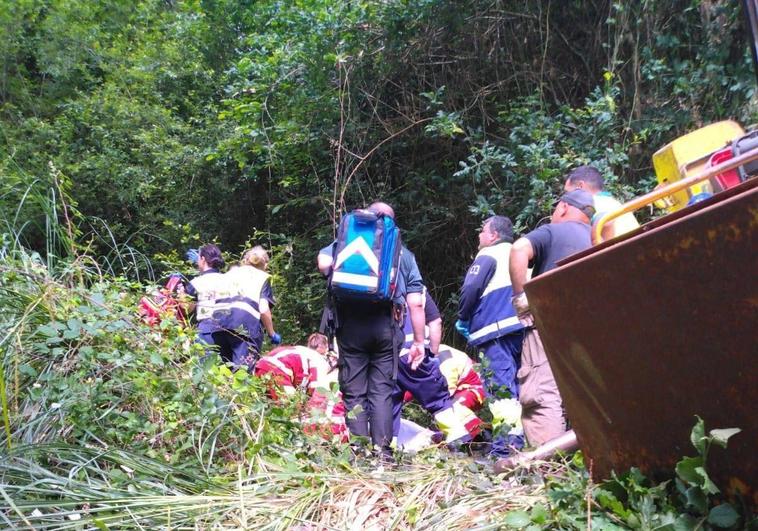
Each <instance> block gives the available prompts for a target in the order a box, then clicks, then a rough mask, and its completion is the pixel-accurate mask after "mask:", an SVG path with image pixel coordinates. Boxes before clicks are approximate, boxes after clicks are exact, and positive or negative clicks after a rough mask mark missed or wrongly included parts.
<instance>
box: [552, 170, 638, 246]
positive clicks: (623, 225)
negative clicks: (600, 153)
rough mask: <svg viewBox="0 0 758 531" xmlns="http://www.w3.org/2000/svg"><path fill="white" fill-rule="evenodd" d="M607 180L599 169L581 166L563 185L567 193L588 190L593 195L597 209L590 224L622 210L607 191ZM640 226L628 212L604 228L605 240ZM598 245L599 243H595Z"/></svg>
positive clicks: (572, 172)
mask: <svg viewBox="0 0 758 531" xmlns="http://www.w3.org/2000/svg"><path fill="white" fill-rule="evenodd" d="M604 188H605V180H604V179H603V175H602V174H601V173H600V171H598V170H597V168H594V167H592V166H579V167H577V168H574V169H573V170H571V172H570V173H569V174H568V177H566V183H565V184H564V185H563V190H564V191H565V192H571V191H573V190H586V191H587V192H589V193H591V194H592V203H593V206H594V207H595V214H594V215H593V216H592V218H591V219H590V224H592V225H594V224H595V223H597V222H598V220H600V218H602V217H603V216H604V215H605V214H607V213H609V212H612V211H613V210H616V209H618V208H621V206H622V205H621V202H620V201H619V200H618V199H616V198H615V197H613V196H612V195H611V194H610V193H609V192H607V191H606V190H605V189H604ZM639 226H640V224H639V223H638V222H637V219H636V218H635V217H634V214H632V213H631V212H628V213H626V214H624V215H622V216H619V217H617V218H616V219H614V220H611V221H610V222H609V223H606V224H605V225H604V226H603V233H602V236H603V240H609V239H611V238H615V237H616V236H620V235H622V234H626V233H627V232H631V231H633V230H634V229H636V228H637V227H639ZM594 243H597V242H594Z"/></svg>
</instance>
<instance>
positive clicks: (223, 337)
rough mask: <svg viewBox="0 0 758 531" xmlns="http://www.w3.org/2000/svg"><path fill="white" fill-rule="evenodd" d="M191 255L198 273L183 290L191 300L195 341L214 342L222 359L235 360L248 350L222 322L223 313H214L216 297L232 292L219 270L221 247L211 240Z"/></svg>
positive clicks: (217, 303) (226, 360)
mask: <svg viewBox="0 0 758 531" xmlns="http://www.w3.org/2000/svg"><path fill="white" fill-rule="evenodd" d="M188 258H190V253H188ZM192 258H196V260H195V262H196V265H197V268H198V270H199V271H200V273H199V274H198V275H197V276H196V277H195V278H193V279H192V280H191V281H190V282H189V284H187V289H186V294H187V295H188V296H189V297H190V298H191V299H192V300H193V301H194V302H193V306H194V311H195V318H196V320H197V331H198V341H200V342H201V343H204V344H206V345H216V346H217V347H218V349H219V354H220V355H221V359H222V361H224V362H225V363H235V360H237V359H239V358H240V357H241V356H244V355H246V354H247V346H246V344H245V341H244V339H243V338H242V337H240V336H239V335H238V334H235V333H233V332H232V331H231V330H230V329H228V328H227V327H226V326H225V325H226V321H225V319H224V315H219V314H218V313H217V311H218V309H219V302H218V301H219V300H224V299H227V298H228V297H229V296H230V293H231V289H230V287H229V283H228V278H227V277H226V276H225V275H224V274H223V273H221V271H220V270H221V269H222V268H223V267H224V259H223V258H222V256H221V250H220V249H219V248H218V247H217V246H216V245H214V244H212V243H210V244H207V245H203V246H202V247H200V249H199V250H197V251H196V254H193V255H192ZM192 258H190V259H192ZM191 309H192V308H190V310H191Z"/></svg>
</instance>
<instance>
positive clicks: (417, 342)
mask: <svg viewBox="0 0 758 531" xmlns="http://www.w3.org/2000/svg"><path fill="white" fill-rule="evenodd" d="M400 274H402V275H405V304H406V306H407V308H408V313H409V317H410V320H411V327H412V329H413V343H412V344H411V347H410V349H409V351H408V359H409V361H410V365H411V369H412V370H416V368H417V367H418V366H419V364H420V363H421V362H422V361H423V360H424V355H425V348H424V325H425V324H426V317H425V315H424V280H423V278H421V272H420V271H419V269H418V265H417V264H416V257H415V256H413V253H412V252H410V251H409V250H408V249H406V248H405V247H404V248H403V251H402V254H401V255H400Z"/></svg>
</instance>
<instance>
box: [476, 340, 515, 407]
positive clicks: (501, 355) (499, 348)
mask: <svg viewBox="0 0 758 531" xmlns="http://www.w3.org/2000/svg"><path fill="white" fill-rule="evenodd" d="M523 341H524V335H523V332H514V333H512V334H508V335H505V336H503V337H498V338H496V339H493V340H492V341H488V342H487V343H485V344H484V345H482V352H483V354H484V358H485V359H486V367H485V369H484V380H485V387H486V389H487V393H488V394H489V395H490V396H492V397H496V398H503V397H504V396H505V393H504V392H505V391H506V390H507V391H508V394H510V397H511V398H516V399H518V395H519V388H518V380H517V378H516V374H517V373H518V369H519V367H520V366H521V348H522V344H523Z"/></svg>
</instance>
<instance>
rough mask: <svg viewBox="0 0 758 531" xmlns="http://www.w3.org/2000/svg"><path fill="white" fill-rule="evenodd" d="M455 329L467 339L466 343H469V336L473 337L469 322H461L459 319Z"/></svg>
mask: <svg viewBox="0 0 758 531" xmlns="http://www.w3.org/2000/svg"><path fill="white" fill-rule="evenodd" d="M455 329H456V330H458V333H459V334H460V335H462V336H463V337H465V338H466V341H468V338H469V336H470V335H471V332H469V329H468V321H461V320H460V319H458V320H457V321H456V322H455Z"/></svg>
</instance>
